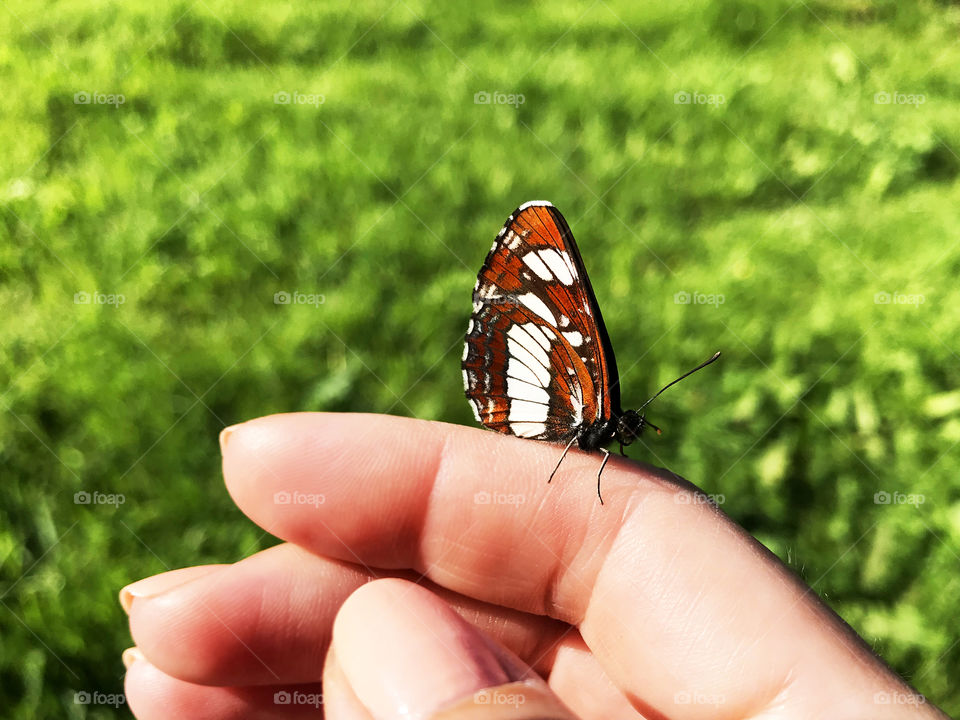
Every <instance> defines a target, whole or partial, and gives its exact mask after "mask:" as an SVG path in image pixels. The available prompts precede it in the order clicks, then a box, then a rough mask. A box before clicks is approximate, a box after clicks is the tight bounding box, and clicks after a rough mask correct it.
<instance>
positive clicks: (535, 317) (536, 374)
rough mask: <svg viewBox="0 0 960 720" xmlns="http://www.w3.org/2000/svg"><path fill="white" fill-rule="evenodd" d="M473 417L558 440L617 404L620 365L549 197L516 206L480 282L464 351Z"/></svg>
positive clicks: (567, 233)
mask: <svg viewBox="0 0 960 720" xmlns="http://www.w3.org/2000/svg"><path fill="white" fill-rule="evenodd" d="M463 375H464V386H465V389H466V394H467V397H468V398H469V399H470V401H471V404H472V405H473V408H474V411H475V415H476V416H477V419H478V420H479V421H480V422H481V423H483V424H484V425H486V426H487V427H489V428H491V429H493V430H498V431H500V432H504V433H510V434H513V435H519V436H521V437H532V438H536V439H540V440H564V439H567V438H569V437H571V436H572V435H574V434H576V432H577V430H578V428H579V427H580V426H581V425H583V424H590V423H593V422H596V421H597V420H601V419H606V418H609V417H610V415H611V412H612V411H614V410H619V395H618V387H617V382H616V365H615V361H614V359H613V353H612V351H611V350H610V347H609V340H608V339H607V335H606V330H605V329H604V327H603V319H602V317H601V315H600V311H599V308H598V307H597V303H596V300H595V298H594V296H593V290H592V289H591V287H590V281H589V278H588V277H587V274H586V270H585V269H584V267H583V261H582V260H581V258H580V253H579V251H578V250H577V246H576V243H575V242H574V239H573V235H572V234H571V232H570V228H569V227H568V226H567V223H566V221H565V220H564V219H563V216H562V215H561V214H560V212H559V211H558V210H557V209H556V208H555V207H553V205H551V204H550V203H546V202H533V203H527V204H525V205H523V206H521V207H520V208H518V209H517V210H516V211H514V213H513V214H512V215H511V216H510V218H509V219H508V220H507V222H506V224H505V225H504V226H503V229H502V230H501V231H500V233H499V234H498V235H497V238H496V240H495V241H494V244H493V248H492V249H491V250H490V253H489V254H488V255H487V259H486V261H485V263H484V265H483V268H482V269H481V271H480V274H479V277H478V278H477V285H476V287H475V288H474V293H473V315H472V316H471V319H470V326H469V328H468V331H467V338H466V348H465V350H464V357H463Z"/></svg>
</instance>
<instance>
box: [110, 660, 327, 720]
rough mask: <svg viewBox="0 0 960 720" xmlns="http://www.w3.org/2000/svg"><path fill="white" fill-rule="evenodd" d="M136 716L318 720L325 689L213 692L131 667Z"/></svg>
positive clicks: (129, 692)
mask: <svg viewBox="0 0 960 720" xmlns="http://www.w3.org/2000/svg"><path fill="white" fill-rule="evenodd" d="M124 693H125V696H126V699H127V704H128V705H129V707H130V712H132V713H133V715H134V716H135V717H136V718H138V720H169V718H203V720H239V719H240V718H244V720H296V719H297V718H315V717H317V716H318V712H319V711H320V709H321V706H322V700H323V695H322V690H321V687H320V685H304V686H300V687H297V686H286V687H266V686H264V687H210V686H207V685H194V684H192V683H188V682H186V681H184V680H180V679H178V678H174V677H170V676H169V675H167V674H166V673H164V672H163V671H161V670H159V669H158V668H156V667H155V666H153V665H152V664H150V663H149V662H148V661H147V660H145V659H143V658H138V659H136V660H135V661H134V662H132V663H131V664H130V666H129V667H128V669H127V675H126V678H125V680H124Z"/></svg>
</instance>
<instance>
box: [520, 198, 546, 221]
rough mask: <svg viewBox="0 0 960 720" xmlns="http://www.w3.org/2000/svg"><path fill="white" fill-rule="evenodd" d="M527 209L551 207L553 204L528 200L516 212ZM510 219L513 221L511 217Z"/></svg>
mask: <svg viewBox="0 0 960 720" xmlns="http://www.w3.org/2000/svg"><path fill="white" fill-rule="evenodd" d="M528 207H553V203H552V202H550V201H549V200H530V201H528V202H525V203H524V204H523V205H521V206H520V207H519V208H517V212H521V211H523V210H526V209H527V208H528ZM510 218H511V219H513V215H511V216H510Z"/></svg>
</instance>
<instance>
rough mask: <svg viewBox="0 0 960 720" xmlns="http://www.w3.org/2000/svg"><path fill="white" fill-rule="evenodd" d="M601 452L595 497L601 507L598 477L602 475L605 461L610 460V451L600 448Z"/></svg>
mask: <svg viewBox="0 0 960 720" xmlns="http://www.w3.org/2000/svg"><path fill="white" fill-rule="evenodd" d="M600 450H601V451H602V452H603V462H602V463H600V469H599V470H597V497H598V498H600V504H601V505H603V495H601V494H600V475H602V474H603V468H604V466H605V465H606V464H607V460H609V459H610V451H609V450H607V449H606V448H600Z"/></svg>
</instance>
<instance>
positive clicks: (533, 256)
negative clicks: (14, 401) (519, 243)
mask: <svg viewBox="0 0 960 720" xmlns="http://www.w3.org/2000/svg"><path fill="white" fill-rule="evenodd" d="M523 261H524V262H525V263H526V264H527V267H529V268H530V269H531V270H533V271H534V272H535V273H536V274H537V277H538V278H540V279H541V280H553V273H552V272H550V268H548V267H547V266H546V265H545V264H544V263H543V260H541V259H540V256H539V255H538V254H537V251H536V250H531V251H530V252H528V253H527V254H526V255H524V256H523Z"/></svg>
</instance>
